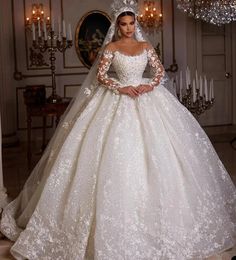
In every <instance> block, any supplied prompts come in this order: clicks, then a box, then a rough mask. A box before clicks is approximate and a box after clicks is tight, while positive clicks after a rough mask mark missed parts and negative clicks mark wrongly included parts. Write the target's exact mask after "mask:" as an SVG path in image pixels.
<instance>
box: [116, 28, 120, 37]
mask: <svg viewBox="0 0 236 260" xmlns="http://www.w3.org/2000/svg"><path fill="white" fill-rule="evenodd" d="M117 35H118V37H119V38H120V37H121V32H120V29H119V28H118V29H117Z"/></svg>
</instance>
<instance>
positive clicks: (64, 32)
mask: <svg viewBox="0 0 236 260" xmlns="http://www.w3.org/2000/svg"><path fill="white" fill-rule="evenodd" d="M62 35H63V38H66V23H65V21H64V20H63V21H62Z"/></svg>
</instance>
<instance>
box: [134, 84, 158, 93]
mask: <svg viewBox="0 0 236 260" xmlns="http://www.w3.org/2000/svg"><path fill="white" fill-rule="evenodd" d="M153 88H154V87H153V86H150V85H148V84H141V85H139V86H138V87H136V90H137V91H138V93H139V94H141V95H142V94H144V93H146V92H150V91H152V90H153Z"/></svg>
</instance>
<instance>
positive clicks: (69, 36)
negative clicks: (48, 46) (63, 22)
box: [68, 23, 72, 41]
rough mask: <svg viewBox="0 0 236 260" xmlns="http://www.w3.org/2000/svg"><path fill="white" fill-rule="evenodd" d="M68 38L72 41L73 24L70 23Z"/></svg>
mask: <svg viewBox="0 0 236 260" xmlns="http://www.w3.org/2000/svg"><path fill="white" fill-rule="evenodd" d="M68 32H69V33H68V40H69V41H72V33H71V24H70V23H69V25H68Z"/></svg>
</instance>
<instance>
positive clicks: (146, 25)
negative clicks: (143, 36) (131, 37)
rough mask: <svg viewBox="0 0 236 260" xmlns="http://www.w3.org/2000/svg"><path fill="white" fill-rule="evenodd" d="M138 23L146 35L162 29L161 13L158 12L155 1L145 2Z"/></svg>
mask: <svg viewBox="0 0 236 260" xmlns="http://www.w3.org/2000/svg"><path fill="white" fill-rule="evenodd" d="M138 21H139V23H140V24H141V26H142V27H143V29H144V31H145V32H147V33H148V34H153V33H154V32H159V31H160V30H161V29H162V22H163V21H162V13H161V11H160V10H158V8H157V5H156V1H155V0H145V1H144V3H143V6H142V10H141V12H140V15H139V16H138Z"/></svg>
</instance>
